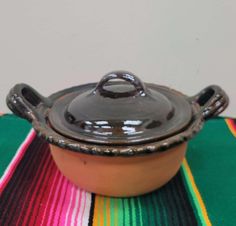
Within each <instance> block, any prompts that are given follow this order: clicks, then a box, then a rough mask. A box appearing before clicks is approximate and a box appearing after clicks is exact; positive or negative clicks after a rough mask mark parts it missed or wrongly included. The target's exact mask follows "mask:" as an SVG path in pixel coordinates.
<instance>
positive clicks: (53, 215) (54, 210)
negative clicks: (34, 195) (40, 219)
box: [48, 174, 64, 225]
mask: <svg viewBox="0 0 236 226" xmlns="http://www.w3.org/2000/svg"><path fill="white" fill-rule="evenodd" d="M63 179H64V177H63V176H62V174H60V183H58V184H57V187H56V189H57V191H55V193H54V200H55V201H53V203H54V205H52V206H51V210H50V215H51V219H49V220H48V224H49V225H53V220H54V217H55V212H56V208H57V207H58V202H59V199H60V195H61V190H62V186H63V181H64V180H63ZM55 220H57V219H55Z"/></svg>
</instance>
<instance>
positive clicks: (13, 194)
mask: <svg viewBox="0 0 236 226" xmlns="http://www.w3.org/2000/svg"><path fill="white" fill-rule="evenodd" d="M36 144H37V141H36V140H34V141H33V142H32V144H31V145H30V146H29V148H31V149H33V148H35V146H36ZM31 149H30V150H31ZM39 150H40V149H39ZM40 154H41V153H40V151H37V152H35V153H34V154H31V153H30V152H29V153H26V155H25V157H24V158H23V160H24V162H25V165H24V166H23V163H24V162H22V161H21V162H20V164H19V167H21V168H17V169H18V170H17V171H16V172H15V173H14V175H13V177H12V178H11V180H10V181H9V183H10V185H11V186H10V188H9V190H8V194H6V196H7V197H8V201H7V203H6V202H5V203H2V205H4V208H5V210H4V211H3V216H5V218H7V220H11V218H10V215H9V214H7V215H5V214H6V212H7V211H9V208H11V209H12V211H11V214H15V210H16V208H17V207H18V206H20V205H21V203H22V202H23V198H22V197H24V195H25V193H26V191H27V190H26V188H27V185H28V183H27V182H28V181H27V180H30V179H31V178H30V176H31V174H32V173H33V172H36V168H35V167H34V166H35V165H37V163H38V162H39V160H38V158H39V156H40ZM24 178H27V180H24ZM22 182H23V184H22ZM7 187H8V186H7ZM9 192H10V194H9ZM18 202H19V203H18ZM3 219H4V218H3ZM3 221H4V220H3Z"/></svg>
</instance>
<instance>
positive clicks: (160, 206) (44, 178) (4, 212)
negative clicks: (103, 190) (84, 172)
mask: <svg viewBox="0 0 236 226" xmlns="http://www.w3.org/2000/svg"><path fill="white" fill-rule="evenodd" d="M234 136H236V121H234V120H232V119H226V120H225V119H222V118H217V119H214V120H211V121H209V122H207V124H206V126H205V127H204V129H203V130H202V132H201V133H200V134H199V135H198V136H196V138H194V139H193V140H192V141H191V142H190V144H189V147H188V154H187V159H185V160H184V162H183V164H182V167H181V170H180V171H179V172H178V174H177V175H176V176H175V177H174V178H173V179H172V180H171V181H170V182H169V183H168V184H166V185H165V186H164V187H162V188H161V189H159V190H156V191H154V192H152V193H149V194H146V195H143V196H139V197H134V198H109V197H103V196H99V195H95V194H91V193H88V192H86V191H84V190H83V189H80V188H78V187H76V186H74V185H73V184H71V183H70V182H69V181H68V180H67V179H66V178H65V177H64V176H62V175H61V173H60V172H59V171H58V170H57V168H56V166H55V164H54V162H53V160H52V158H51V155H50V152H49V147H48V144H47V143H45V142H44V141H43V140H42V139H41V138H38V137H37V136H36V135H35V132H34V131H33V130H31V129H30V125H29V124H28V123H27V122H26V121H24V120H21V119H19V118H17V117H16V116H13V115H5V116H1V117H0V166H1V167H0V177H1V179H0V225H1V226H2V225H7V226H9V225H36V226H38V225H58V226H60V225H63V226H64V225H80V226H86V225H91V226H92V225H99V226H103V225H112V226H113V225H114V226H116V225H117V226H119V225H122V226H123V225H125V226H126V225H132V226H146V225H148V226H152V225H161V226H162V225H163V226H164V225H166V226H167V225H168V226H169V225H180V226H184V225H186V226H190V225H191V226H192V225H236V219H235V217H234V215H235V210H236V202H235V201H236V200H235V199H236V188H235V186H236V175H235V172H236V164H235V160H236V139H235V137H234ZM101 183H103V182H101Z"/></svg>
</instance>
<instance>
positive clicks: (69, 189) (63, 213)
mask: <svg viewBox="0 0 236 226" xmlns="http://www.w3.org/2000/svg"><path fill="white" fill-rule="evenodd" d="M66 181H67V190H66V197H65V202H64V205H63V207H62V211H61V216H60V219H61V222H60V224H58V226H65V222H66V211H67V209H68V206H69V203H70V197H71V192H72V185H71V183H70V182H69V181H68V180H67V179H66Z"/></svg>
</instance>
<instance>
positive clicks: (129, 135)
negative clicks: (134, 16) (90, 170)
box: [48, 71, 192, 145]
mask: <svg viewBox="0 0 236 226" xmlns="http://www.w3.org/2000/svg"><path fill="white" fill-rule="evenodd" d="M114 80H115V81H114ZM116 80H122V81H116ZM78 91H79V90H78ZM48 118H49V122H50V125H51V126H52V127H53V129H54V130H56V131H57V132H58V133H60V134H62V135H63V136H66V137H69V138H72V139H75V140H80V141H84V142H90V143H96V144H112V145H123V144H140V143H145V142H150V141H154V140H155V141H157V140H160V139H163V138H166V137H169V136H172V135H173V134H176V133H178V132H180V131H181V130H183V129H184V128H186V126H188V124H189V122H190V121H191V118H192V111H191V105H190V104H189V102H188V101H187V99H185V98H183V96H180V95H176V93H175V92H171V90H170V89H166V88H165V87H161V86H157V85H154V84H144V83H143V82H141V81H140V79H139V78H138V77H136V76H135V75H133V74H131V73H129V72H125V71H117V72H112V73H109V74H107V75H105V76H104V77H103V78H102V79H101V81H100V82H99V83H98V84H97V85H96V86H91V85H90V86H89V85H87V86H85V87H84V88H83V90H82V91H79V92H74V93H69V94H66V95H64V96H63V97H61V98H59V99H58V100H56V101H55V102H54V104H53V107H52V108H51V110H50V111H49V115H48Z"/></svg>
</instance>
